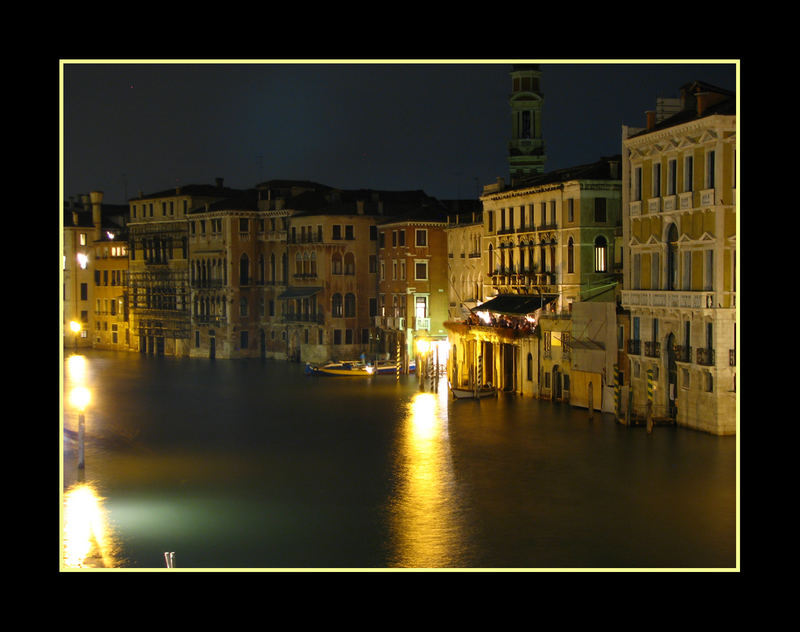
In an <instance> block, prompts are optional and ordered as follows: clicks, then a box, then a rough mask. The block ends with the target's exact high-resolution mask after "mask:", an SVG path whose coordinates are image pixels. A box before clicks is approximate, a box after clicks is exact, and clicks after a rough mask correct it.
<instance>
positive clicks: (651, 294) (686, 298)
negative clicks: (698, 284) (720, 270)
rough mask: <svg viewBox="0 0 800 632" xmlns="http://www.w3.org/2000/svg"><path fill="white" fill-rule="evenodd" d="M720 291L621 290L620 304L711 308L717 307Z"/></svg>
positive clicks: (624, 305)
mask: <svg viewBox="0 0 800 632" xmlns="http://www.w3.org/2000/svg"><path fill="white" fill-rule="evenodd" d="M720 300H721V293H718V292H713V291H701V292H683V291H674V290H623V291H622V306H623V307H625V308H626V309H627V308H630V307H686V308H690V309H711V308H713V307H717V306H718V304H719V302H720Z"/></svg>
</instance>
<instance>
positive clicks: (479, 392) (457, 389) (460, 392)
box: [450, 384, 497, 399]
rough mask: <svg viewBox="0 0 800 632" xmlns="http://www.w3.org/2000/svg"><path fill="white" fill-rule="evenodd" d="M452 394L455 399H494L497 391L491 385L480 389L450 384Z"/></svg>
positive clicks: (485, 385)
mask: <svg viewBox="0 0 800 632" xmlns="http://www.w3.org/2000/svg"><path fill="white" fill-rule="evenodd" d="M450 392H451V393H453V397H454V398H455V399H481V398H483V397H494V396H495V395H497V389H496V388H495V387H494V386H492V385H491V384H484V385H483V386H481V387H480V388H477V389H475V388H469V387H468V386H453V385H452V384H450Z"/></svg>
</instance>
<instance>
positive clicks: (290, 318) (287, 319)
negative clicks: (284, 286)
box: [281, 312, 325, 325]
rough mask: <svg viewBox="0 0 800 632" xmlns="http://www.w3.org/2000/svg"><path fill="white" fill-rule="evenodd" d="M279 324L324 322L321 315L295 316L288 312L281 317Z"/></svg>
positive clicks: (323, 317)
mask: <svg viewBox="0 0 800 632" xmlns="http://www.w3.org/2000/svg"><path fill="white" fill-rule="evenodd" d="M281 322H284V323H318V324H320V325H321V324H322V323H324V322H325V316H324V314H322V313H318V314H295V313H293V312H289V313H288V314H283V315H281Z"/></svg>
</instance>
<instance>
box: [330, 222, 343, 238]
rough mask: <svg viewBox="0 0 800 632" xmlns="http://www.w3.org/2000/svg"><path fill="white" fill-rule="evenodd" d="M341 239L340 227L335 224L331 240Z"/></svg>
mask: <svg viewBox="0 0 800 632" xmlns="http://www.w3.org/2000/svg"><path fill="white" fill-rule="evenodd" d="M341 238H342V227H341V226H339V224H335V225H334V226H333V235H332V239H341Z"/></svg>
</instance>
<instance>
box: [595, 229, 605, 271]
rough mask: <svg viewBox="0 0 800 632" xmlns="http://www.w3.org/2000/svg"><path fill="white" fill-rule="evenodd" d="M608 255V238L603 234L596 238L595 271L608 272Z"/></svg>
mask: <svg viewBox="0 0 800 632" xmlns="http://www.w3.org/2000/svg"><path fill="white" fill-rule="evenodd" d="M607 255H608V248H607V245H606V238H605V237H603V236H602V235H601V236H600V237H598V238H597V239H595V240H594V271H595V272H607V266H608V261H607Z"/></svg>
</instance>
